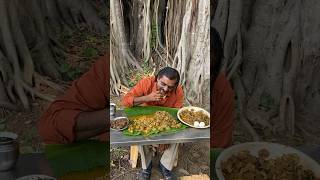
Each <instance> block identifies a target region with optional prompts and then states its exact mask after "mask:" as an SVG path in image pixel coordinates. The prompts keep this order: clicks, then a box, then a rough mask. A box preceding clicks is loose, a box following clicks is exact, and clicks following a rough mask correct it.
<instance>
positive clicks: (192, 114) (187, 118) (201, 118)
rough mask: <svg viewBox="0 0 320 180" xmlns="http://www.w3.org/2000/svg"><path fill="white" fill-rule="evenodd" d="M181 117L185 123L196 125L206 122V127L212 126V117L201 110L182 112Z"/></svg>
mask: <svg viewBox="0 0 320 180" xmlns="http://www.w3.org/2000/svg"><path fill="white" fill-rule="evenodd" d="M179 115H180V118H181V119H182V120H183V121H184V122H186V123H188V124H191V125H194V124H195V122H198V123H199V122H204V124H205V126H208V125H210V117H209V116H207V115H206V114H205V113H204V112H203V111H201V110H200V111H195V110H193V109H190V110H189V109H186V110H183V111H181V112H180V114H179ZM199 124H200V123H199Z"/></svg>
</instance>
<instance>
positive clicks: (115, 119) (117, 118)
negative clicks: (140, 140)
mask: <svg viewBox="0 0 320 180" xmlns="http://www.w3.org/2000/svg"><path fill="white" fill-rule="evenodd" d="M119 119H126V120H127V125H126V126H125V127H123V128H121V129H114V128H112V127H111V126H110V129H112V130H115V131H122V130H125V129H127V128H128V126H129V119H128V118H127V117H124V116H122V117H116V118H114V119H111V121H117V120H119ZM110 124H111V123H110Z"/></svg>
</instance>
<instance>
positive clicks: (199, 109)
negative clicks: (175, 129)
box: [177, 106, 210, 129]
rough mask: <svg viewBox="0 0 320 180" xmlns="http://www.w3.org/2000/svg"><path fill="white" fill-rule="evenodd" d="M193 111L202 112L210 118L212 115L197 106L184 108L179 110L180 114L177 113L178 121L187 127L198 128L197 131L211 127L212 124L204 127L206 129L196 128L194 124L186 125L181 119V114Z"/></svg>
mask: <svg viewBox="0 0 320 180" xmlns="http://www.w3.org/2000/svg"><path fill="white" fill-rule="evenodd" d="M191 109H193V110H194V111H202V112H203V113H204V114H206V115H207V116H209V118H210V113H209V112H208V111H206V110H204V109H202V108H199V107H195V106H188V107H183V108H181V109H179V111H178V113H177V116H178V119H179V120H180V121H181V122H182V123H183V124H185V125H187V126H190V127H193V128H197V129H205V128H208V127H210V124H209V125H207V126H204V127H195V126H194V125H193V124H189V123H186V122H184V121H183V120H182V119H181V118H180V113H181V111H184V110H191Z"/></svg>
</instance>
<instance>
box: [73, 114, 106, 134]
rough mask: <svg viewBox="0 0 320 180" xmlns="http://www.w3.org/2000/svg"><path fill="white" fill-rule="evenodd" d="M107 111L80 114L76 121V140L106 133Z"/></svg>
mask: <svg viewBox="0 0 320 180" xmlns="http://www.w3.org/2000/svg"><path fill="white" fill-rule="evenodd" d="M108 115H109V114H108V113H107V109H103V110H99V111H93V112H82V113H80V114H79V116H78V118H77V119H76V125H75V136H76V140H81V139H88V138H90V137H93V136H97V135H99V134H101V133H104V132H107V131H108V123H107V116H108Z"/></svg>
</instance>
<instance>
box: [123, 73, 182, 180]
mask: <svg viewBox="0 0 320 180" xmlns="http://www.w3.org/2000/svg"><path fill="white" fill-rule="evenodd" d="M179 81H180V75H179V72H178V71H177V70H175V69H173V68H170V67H165V68H163V69H161V70H160V71H159V73H158V74H157V75H156V76H152V77H148V78H145V79H142V80H140V81H139V82H138V84H137V85H136V86H135V87H133V88H132V89H131V90H130V91H129V92H128V93H127V94H126V95H125V96H124V97H123V99H122V104H123V105H124V106H126V107H131V106H136V105H143V106H166V107H173V108H181V107H182V105H183V90H182V87H181V86H180V85H179ZM159 148H160V149H162V150H164V152H163V155H162V157H161V160H160V163H159V168H160V172H161V173H162V175H163V176H164V177H165V179H168V180H169V179H170V180H171V179H176V177H175V176H174V175H173V174H172V172H171V170H172V168H173V164H174V161H175V160H176V157H177V153H178V144H170V145H160V146H159ZM139 152H140V155H141V162H142V171H141V173H140V177H139V178H140V179H150V176H151V169H152V161H151V160H152V152H151V150H150V149H149V146H139Z"/></svg>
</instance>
